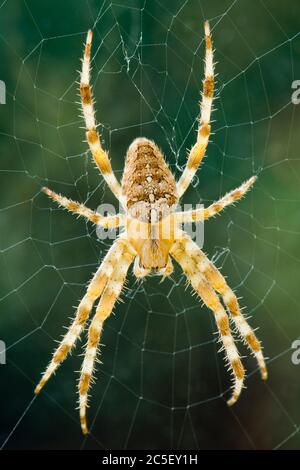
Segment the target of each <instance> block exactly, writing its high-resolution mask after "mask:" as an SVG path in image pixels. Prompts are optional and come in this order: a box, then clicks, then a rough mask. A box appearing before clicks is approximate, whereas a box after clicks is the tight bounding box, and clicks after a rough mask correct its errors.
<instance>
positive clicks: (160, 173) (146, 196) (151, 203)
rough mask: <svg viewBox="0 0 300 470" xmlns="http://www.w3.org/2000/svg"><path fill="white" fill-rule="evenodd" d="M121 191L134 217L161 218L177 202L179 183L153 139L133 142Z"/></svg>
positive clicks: (127, 158) (128, 154)
mask: <svg viewBox="0 0 300 470" xmlns="http://www.w3.org/2000/svg"><path fill="white" fill-rule="evenodd" d="M122 191H123V195H124V196H125V198H126V205H127V209H128V211H129V212H130V215H131V216H132V217H135V218H138V219H140V220H143V221H150V220H151V213H152V217H153V213H154V212H156V215H155V216H154V217H156V218H157V219H158V220H159V219H161V218H162V217H163V215H164V214H165V215H166V214H168V213H170V210H172V208H173V207H174V206H175V205H176V203H177V201H178V197H177V191H176V182H175V179H174V176H173V175H172V173H171V171H170V169H169V167H168V165H167V163H166V161H165V159H164V157H163V155H162V153H161V152H160V150H159V149H158V147H157V146H156V145H155V143H154V142H152V141H151V140H148V139H146V138H138V139H135V140H134V141H133V142H132V144H131V145H130V147H129V149H128V151H127V155H126V162H125V168H124V174H123V179H122Z"/></svg>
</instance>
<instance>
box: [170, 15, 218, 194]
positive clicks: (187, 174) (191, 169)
mask: <svg viewBox="0 0 300 470" xmlns="http://www.w3.org/2000/svg"><path fill="white" fill-rule="evenodd" d="M204 29H205V44H206V49H205V72H204V74H205V75H204V81H203V93H202V102H201V115H200V119H199V127H198V133H197V142H196V143H195V145H194V146H193V147H192V149H191V151H190V153H189V156H188V161H187V164H186V167H185V169H184V172H183V173H182V175H181V177H180V179H179V181H178V182H177V192H178V196H179V198H180V197H181V196H182V195H183V193H184V192H185V191H186V189H187V188H188V187H189V185H190V183H191V181H192V179H193V177H194V175H195V173H196V171H197V169H198V167H199V165H200V163H201V161H202V158H203V157H204V154H205V150H206V147H207V144H208V140H209V135H210V124H209V122H210V115H211V109H212V102H213V94H214V64H213V49H212V42H211V35H210V28H209V23H208V21H206V22H205V25H204Z"/></svg>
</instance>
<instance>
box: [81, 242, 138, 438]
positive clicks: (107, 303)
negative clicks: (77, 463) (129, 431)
mask: <svg viewBox="0 0 300 470" xmlns="http://www.w3.org/2000/svg"><path fill="white" fill-rule="evenodd" d="M133 258H134V254H133V253H132V252H131V251H130V249H129V247H128V249H127V250H125V251H124V252H123V254H122V257H121V258H120V260H119V262H118V265H117V267H116V270H115V272H114V274H113V276H112V278H111V280H110V282H109V283H108V284H107V286H106V288H105V290H104V292H103V294H102V297H101V299H100V301H99V304H98V306H97V310H96V313H95V316H94V318H93V320H92V322H91V325H90V328H89V332H88V343H87V348H86V353H85V357H84V361H83V364H82V370H81V375H80V380H79V409H80V422H81V428H82V432H83V433H84V434H87V433H88V428H87V423H86V408H87V400H88V391H89V388H90V384H91V379H92V374H93V369H94V364H95V360H96V355H97V348H98V346H99V342H100V338H101V333H102V329H103V323H104V321H105V320H106V319H107V318H108V317H109V316H110V314H111V313H112V310H113V307H114V305H115V303H116V301H117V299H118V298H119V296H120V294H121V291H122V287H123V285H124V282H125V278H126V274H127V271H128V268H129V266H130V264H131V263H132V260H133Z"/></svg>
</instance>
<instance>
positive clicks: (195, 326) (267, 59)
mask: <svg viewBox="0 0 300 470" xmlns="http://www.w3.org/2000/svg"><path fill="white" fill-rule="evenodd" d="M0 12H1V15H0V17H1V19H0V22H1V28H0V30H1V51H2V61H1V64H2V65H1V76H0V78H1V79H2V80H4V82H5V84H6V90H7V99H6V102H7V104H6V105H3V106H1V108H0V111H1V116H2V125H1V140H0V145H1V172H0V174H1V208H0V214H1V219H0V221H1V256H0V260H1V273H2V277H1V278H2V283H1V292H0V301H1V302H0V305H1V340H3V341H5V343H6V365H0V373H1V384H2V385H1V392H0V393H1V395H2V396H1V417H2V418H1V428H0V436H1V446H2V448H10V449H13V448H51V449H54V448H82V449H88V448H94V449H99V450H100V449H114V448H117V449H120V448H144V449H150V448H152V449H180V448H182V449H183V448H190V449H210V448H235V449H248V448H250V449H262V448H269V449H270V448H272V449H288V448H298V449H299V448H300V435H299V426H300V412H299V406H298V397H299V392H300V380H299V371H300V369H299V367H300V365H299V366H297V365H295V364H293V362H292V352H293V349H292V343H293V342H294V340H296V339H297V338H298V337H299V336H300V327H299V307H300V296H299V287H298V280H299V274H298V272H299V261H300V259H299V234H300V229H299V191H298V187H299V179H300V178H299V174H300V173H299V170H300V168H299V157H298V148H299V132H297V129H298V128H299V124H300V123H299V107H297V105H295V104H293V103H292V101H291V97H292V83H293V81H294V80H297V78H299V77H300V70H299V52H300V32H299V30H298V28H299V25H298V23H299V22H298V17H299V13H300V8H299V5H298V4H297V2H291V1H288V2H287V3H286V4H285V6H284V7H283V5H282V2H280V1H279V0H278V1H274V0H273V1H272V2H271V1H270V0H269V1H268V0H264V1H263V0H261V1H259V2H256V4H255V7H254V5H253V2H249V1H246V0H240V1H238V0H235V1H232V0H230V1H224V0H223V1H213V2H212V1H206V0H186V1H183V2H182V1H172V2H163V1H159V0H152V1H151V2H150V1H149V0H148V1H146V0H145V1H143V0H141V1H138V0H126V1H124V2H117V1H108V0H107V1H106V0H104V1H99V0H97V1H96V0H95V1H91V0H87V1H84V2H74V1H73V2H72V1H70V0H69V1H65V2H63V3H62V2H58V1H52V2H43V4H42V3H41V2H35V1H33V0H31V1H30V0H27V1H25V0H24V1H23V2H16V1H11V2H7V1H3V2H2V4H1V6H0ZM204 19H209V20H210V24H211V27H212V31H213V41H214V47H215V49H216V52H215V59H216V61H217V73H218V76H217V91H216V95H217V98H216V100H215V108H216V110H215V111H214V113H213V120H214V121H213V124H212V126H213V135H212V137H211V140H210V144H209V147H208V151H207V157H206V158H205V160H204V162H203V164H202V167H201V171H198V173H197V176H196V177H195V179H194V181H193V185H192V187H191V188H190V189H189V190H188V191H187V193H186V194H185V196H184V200H183V202H186V203H192V204H194V205H196V204H197V203H200V202H201V203H204V204H205V205H208V204H209V203H210V202H212V201H214V200H216V199H218V198H219V197H221V196H222V195H223V194H224V193H225V192H226V191H228V190H229V189H233V188H235V187H237V186H238V185H239V184H240V183H241V182H242V181H244V180H245V179H247V178H248V177H250V176H251V175H252V174H258V176H259V178H258V182H257V184H256V186H255V189H254V190H253V191H252V192H251V194H249V195H247V198H246V199H244V200H243V201H241V202H240V203H239V204H238V205H237V206H235V207H230V208H229V209H227V210H226V212H224V213H223V214H222V216H221V217H218V218H216V219H214V220H213V221H210V222H209V223H207V224H206V226H205V240H204V249H205V251H206V253H207V254H208V255H209V257H210V258H211V259H212V260H213V261H214V262H215V264H216V265H217V266H218V267H220V269H221V271H222V273H223V274H224V275H226V276H227V279H228V282H229V284H230V285H231V287H232V288H233V289H234V290H235V291H236V293H237V295H238V296H239V297H241V304H242V306H246V307H247V308H246V310H245V313H246V315H249V316H250V317H251V320H250V323H251V325H252V326H253V327H254V328H257V327H259V332H258V335H259V338H260V339H261V340H262V343H263V345H264V348H265V349H264V350H265V354H266V355H267V356H268V357H269V360H268V368H269V375H270V379H269V381H268V382H267V383H262V382H261V381H260V378H259V373H258V371H257V369H256V364H255V361H254V360H253V359H252V358H250V357H249V354H248V353H247V351H246V350H245V349H244V347H243V345H242V344H241V343H240V342H239V343H238V346H239V349H240V351H241V353H242V355H243V356H244V364H245V366H246V369H247V379H246V385H247V389H245V390H244V392H243V394H242V397H241V399H240V402H239V403H238V404H237V405H236V406H235V407H233V408H230V409H229V408H228V407H227V406H226V404H225V401H224V400H225V398H226V397H227V396H228V390H229V387H230V377H229V374H228V373H227V371H226V370H225V367H224V361H223V359H222V354H219V353H218V349H219V344H218V343H217V336H216V334H215V332H216V327H215V325H214V321H213V318H212V316H211V314H210V312H209V311H208V310H207V309H206V308H205V307H203V306H201V305H200V303H199V301H198V299H197V298H196V297H194V296H192V295H191V290H190V288H187V289H186V283H185V279H184V277H183V276H182V274H181V272H180V270H179V269H177V268H176V270H175V272H174V274H173V275H172V277H171V278H170V279H168V280H165V281H164V283H162V284H161V283H159V279H157V278H147V279H146V281H145V282H142V283H138V282H137V281H136V280H135V279H134V278H133V276H132V275H129V279H128V283H127V289H126V290H125V291H124V293H123V296H122V299H123V303H119V304H118V305H117V307H116V309H115V311H114V315H113V316H112V317H111V318H110V319H109V320H108V321H107V323H106V325H105V331H104V334H103V339H102V342H103V344H105V347H104V346H103V347H102V354H101V360H102V361H103V364H101V365H99V366H98V370H97V374H96V377H97V381H96V383H95V385H94V386H93V388H92V393H91V400H90V403H91V408H90V409H89V413H88V418H89V422H90V424H91V434H90V436H89V437H88V438H83V437H82V435H81V434H80V426H79V418H78V411H77V410H75V403H76V400H77V396H76V392H77V390H76V385H77V383H76V381H77V378H78V373H76V374H75V373H74V370H75V371H78V370H79V369H80V365H81V362H82V359H83V357H82V346H84V344H85V339H82V341H81V343H80V345H77V348H76V350H75V351H74V353H73V354H72V356H71V357H69V358H68V360H67V361H66V362H65V363H64V365H63V366H62V367H61V369H60V370H59V372H58V373H57V375H56V377H55V378H53V379H52V380H51V382H50V383H49V384H48V385H47V387H46V388H45V391H44V392H43V393H42V395H41V396H39V397H38V398H34V397H33V389H34V385H35V384H36V383H37V381H38V379H39V377H40V373H41V372H42V371H43V370H44V368H45V366H46V364H47V363H48V361H49V359H50V356H51V354H52V351H53V348H54V346H55V341H56V340H58V339H60V337H61V335H62V334H63V332H64V331H65V330H64V329H63V327H64V326H67V325H68V324H69V317H72V315H73V314H74V307H72V306H76V305H77V304H78V301H79V299H80V298H81V297H82V296H83V294H84V291H85V288H86V284H87V282H88V280H89V279H90V278H91V275H92V273H93V272H94V271H95V270H96V268H97V266H98V265H99V263H100V262H101V260H102V258H103V256H104V253H105V252H106V250H107V248H108V247H109V246H110V244H111V240H109V239H107V240H104V241H103V240H101V241H100V240H99V239H98V238H97V235H96V232H95V229H94V228H93V227H91V226H90V225H89V224H86V223H85V222H84V221H83V220H78V221H76V219H75V218H74V217H72V216H71V215H70V214H67V213H66V212H64V211H62V210H61V209H58V208H57V207H55V206H54V205H53V204H51V203H49V201H48V200H47V199H46V198H45V196H44V195H43V194H42V193H41V192H40V188H41V187H42V186H43V185H44V184H47V185H48V186H49V187H51V188H52V189H54V190H56V191H59V192H61V193H63V194H64V195H66V196H68V197H72V198H73V199H77V200H80V201H81V202H84V203H85V204H86V205H87V206H88V207H91V208H96V207H97V206H99V204H101V203H104V202H105V203H114V204H115V201H114V199H113V196H112V195H111V194H110V192H109V190H107V188H106V186H105V184H104V183H103V179H102V178H101V176H99V174H98V172H97V170H96V169H95V168H94V165H93V163H92V162H91V158H90V155H89V153H88V151H87V144H86V143H85V142H82V139H83V136H84V130H83V129H82V127H83V121H82V119H81V117H78V109H79V106H78V103H77V102H78V95H77V93H78V85H77V83H76V82H77V80H78V73H76V70H78V69H79V68H80V58H81V57H82V51H83V41H84V39H85V34H86V31H87V30H88V28H91V27H92V28H93V30H94V33H95V34H94V43H93V74H92V82H93V85H94V94H95V98H96V102H97V106H96V109H97V117H98V120H99V121H100V122H101V130H102V133H103V138H104V142H105V146H106V148H107V149H109V151H110V155H111V157H112V163H113V167H114V169H115V171H116V174H117V175H118V177H120V176H121V174H122V168H123V164H124V155H125V152H126V148H127V147H128V145H129V144H130V142H131V141H132V140H133V139H134V138H135V137H137V136H141V135H145V136H146V137H148V138H152V139H154V140H155V141H156V142H157V143H158V144H159V145H160V146H161V148H162V150H163V151H164V153H165V155H166V158H167V160H168V162H169V163H170V166H171V168H172V170H173V171H174V173H175V175H176V177H177V178H178V177H179V175H180V174H181V172H182V170H183V168H184V164H185V162H186V149H187V148H190V147H191V145H192V144H193V142H194V139H195V132H196V128H197V121H196V117H197V114H198V104H197V102H198V100H199V88H200V85H201V79H202V77H203V60H202V59H203V52H204V50H203V26H202V24H203V21H204ZM3 64H5V67H4V66H3ZM66 430H67V432H66Z"/></svg>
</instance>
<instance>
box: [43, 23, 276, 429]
mask: <svg viewBox="0 0 300 470" xmlns="http://www.w3.org/2000/svg"><path fill="white" fill-rule="evenodd" d="M91 43H92V32H91V31H89V32H88V35H87V40H86V45H85V51H84V57H83V62H82V71H81V80H80V94H81V103H82V110H83V115H84V119H85V124H86V129H87V131H86V137H87V141H88V144H89V147H90V150H91V153H92V156H93V159H94V161H95V162H96V164H97V166H98V168H99V170H100V172H101V173H102V175H103V177H104V179H105V181H106V182H107V184H108V186H109V187H110V189H111V190H112V192H113V193H114V195H115V196H116V197H117V199H118V200H119V201H120V202H121V204H122V205H123V208H124V209H125V214H124V215H122V214H118V215H115V216H107V217H104V216H101V215H100V214H98V213H96V212H93V211H91V210H90V209H88V208H86V207H85V206H84V205H82V204H79V203H77V202H74V201H72V200H70V199H67V198H65V197H63V196H61V195H59V194H56V193H54V192H53V191H51V190H50V189H48V188H43V191H44V192H45V193H46V194H47V195H48V196H49V197H50V198H51V199H53V200H54V201H56V202H57V203H58V204H60V205H61V206H63V207H64V208H66V209H68V210H69V211H70V212H73V213H74V214H79V215H81V216H83V217H85V218H86V219H87V220H89V221H91V222H92V223H94V224H96V225H99V226H101V227H104V228H106V229H108V228H117V227H123V232H122V233H121V234H120V235H119V236H118V238H117V239H116V240H115V241H114V243H113V245H112V246H111V248H110V249H109V251H108V253H107V254H106V256H105V258H104V260H103V262H102V264H101V266H100V267H99V269H98V270H97V271H96V273H95V275H94V277H93V278H92V280H91V282H90V284H89V285H88V288H87V291H86V294H85V296H84V297H83V299H82V300H81V302H80V304H79V306H78V308H77V312H76V316H75V319H74V321H73V322H72V324H71V325H70V328H69V329H68V331H67V333H66V335H65V336H64V338H63V340H62V341H61V343H60V345H59V346H58V348H57V349H56V350H55V352H54V354H53V357H52V360H51V362H50V364H49V366H48V367H47V369H46V371H45V373H44V374H43V376H42V379H41V381H40V382H39V384H38V385H37V387H36V389H35V393H36V394H38V393H39V392H40V391H41V389H42V388H43V386H44V385H45V384H46V382H47V381H48V380H49V378H50V377H51V376H52V374H53V373H54V372H55V371H56V369H57V368H58V366H59V365H60V364H61V363H62V362H63V361H64V360H65V359H66V357H67V355H68V353H69V352H70V351H71V349H72V347H73V346H74V344H75V342H76V340H77V339H78V337H79V336H80V334H81V333H82V331H83V329H84V327H85V324H86V321H87V320H88V317H89V315H90V312H91V310H92V307H93V305H94V303H95V301H96V300H97V299H100V300H99V303H98V305H97V308H96V313H95V315H94V317H93V319H92V321H91V324H90V327H89V330H88V342H87V347H86V352H85V357H84V360H83V365H82V370H81V375H80V380H79V409H80V421H81V428H82V431H83V433H84V434H86V433H87V432H88V428H87V422H86V408H87V400H88V391H89V388H90V384H91V378H92V373H93V370H94V364H95V360H96V356H97V349H98V346H99V342H100V338H101V333H102V329H103V324H104V321H105V320H106V319H107V318H108V317H109V316H110V314H111V313H112V310H113V307H114V305H115V303H116V301H117V299H118V298H119V296H120V294H121V291H122V287H123V285H124V282H125V278H126V274H127V271H128V269H129V266H130V265H131V263H132V262H133V261H134V268H133V271H134V274H135V276H136V277H137V278H142V277H144V276H147V275H148V274H150V273H151V272H154V271H155V272H156V273H158V274H160V275H162V276H163V277H165V276H169V275H170V274H171V273H172V270H173V268H172V261H171V258H173V259H175V260H176V261H177V263H178V264H179V265H180V266H181V267H182V269H183V271H184V273H185V275H186V277H187V279H188V281H189V282H190V284H191V285H192V287H193V289H194V290H195V292H196V293H197V294H198V296H199V297H200V298H201V299H202V300H203V302H204V304H205V305H206V306H207V307H208V308H209V309H210V310H211V311H212V312H213V314H214V317H215V321H216V324H217V328H218V330H219V334H220V340H221V342H222V343H223V347H224V350H225V353H226V356H227V360H228V364H229V366H230V369H231V371H232V374H233V390H232V395H231V398H230V399H229V400H228V404H229V405H233V404H234V403H235V402H236V401H237V399H238V397H239V395H240V393H241V391H242V387H243V382H244V375H245V371H244V368H243V365H242V363H241V360H240V357H239V353H238V350H237V348H236V346H235V343H234V339H233V337H232V334H231V330H230V325H229V317H230V318H231V320H232V321H233V323H234V325H235V327H236V329H237V331H238V333H239V335H240V336H241V338H242V339H243V340H244V341H245V343H246V344H247V346H248V347H249V349H250V351H251V352H252V353H253V354H254V356H255V357H256V360H257V362H258V365H259V368H260V372H261V376H262V378H263V379H266V378H267V369H266V365H265V360H264V357H263V353H262V350H261V346H260V342H259V341H258V339H257V338H256V336H255V334H254V332H253V330H252V328H251V327H250V326H249V324H248V323H247V321H246V319H245V318H244V317H243V314H242V312H241V310H240V307H239V304H238V301H237V298H236V296H235V294H234V293H233V291H232V290H231V289H230V287H229V286H228V285H227V283H226V281H225V279H224V277H223V276H222V274H221V273H220V272H219V271H218V270H217V268H216V267H215V266H214V264H213V263H212V262H211V261H210V260H209V259H208V258H207V257H206V255H205V254H204V253H203V251H201V250H200V249H199V247H198V246H197V245H196V243H194V242H193V241H192V239H191V238H190V237H189V235H188V234H187V233H185V232H184V231H183V230H182V229H181V226H182V223H184V222H200V221H203V220H207V219H209V218H210V217H213V216H214V215H216V214H218V213H220V212H221V211H222V210H223V209H224V208H225V207H227V206H228V205H230V204H232V203H234V202H236V201H238V200H239V199H241V197H242V196H243V195H244V194H245V193H246V191H248V190H249V189H250V188H251V187H252V185H253V184H254V182H255V180H256V177H254V176H253V177H252V178H250V179H249V180H248V181H246V182H245V183H243V184H242V185H241V186H240V187H239V188H237V189H235V190H233V191H231V192H230V193H228V194H226V195H225V196H224V197H222V198H221V199H220V200H219V201H217V202H214V203H213V204H211V205H210V206H209V207H208V208H206V209H197V210H191V211H186V212H175V206H176V204H177V203H178V201H179V199H180V198H181V197H182V195H183V194H184V192H185V191H186V189H187V188H188V186H189V185H190V183H191V181H192V179H193V177H194V175H195V173H196V171H197V169H198V167H199V165H200V163H201V160H202V158H203V156H204V154H205V150H206V147H207V144H208V139H209V134H210V124H209V122H210V115H211V109H212V101H213V91H214V67H213V49H212V42H211V35H210V28H209V24H208V22H205V44H206V50H205V78H204V81H203V94H202V103H201V115H200V120H199V127H198V132H197V141H196V143H195V145H194V146H193V147H192V149H191V151H190V152H189V155H188V161H187V164H186V167H185V169H184V172H183V174H182V175H181V177H180V179H179V181H178V182H177V183H176V182H175V179H174V177H173V175H172V173H171V171H170V169H169V168H168V166H167V164H166V162H165V159H164V157H163V155H162V153H161V152H160V150H159V149H158V147H157V146H156V145H155V144H154V142H152V141H151V140H148V139H146V138H138V139H136V140H134V141H133V143H132V144H131V145H130V147H129V149H128V151H127V156H126V162H125V168H124V174H123V178H122V184H121V185H120V184H119V182H118V181H117V179H116V177H115V175H114V173H113V170H112V167H111V164H110V160H109V158H108V154H107V153H106V151H105V150H104V149H103V148H102V145H101V139H100V135H99V133H98V132H97V126H96V121H95V113H94V105H93V98H92V91H91V86H90V68H91V67H90V61H91ZM219 297H221V299H222V301H223V304H224V306H223V304H222V303H221V301H220V298H219ZM226 310H227V313H226Z"/></svg>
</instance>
